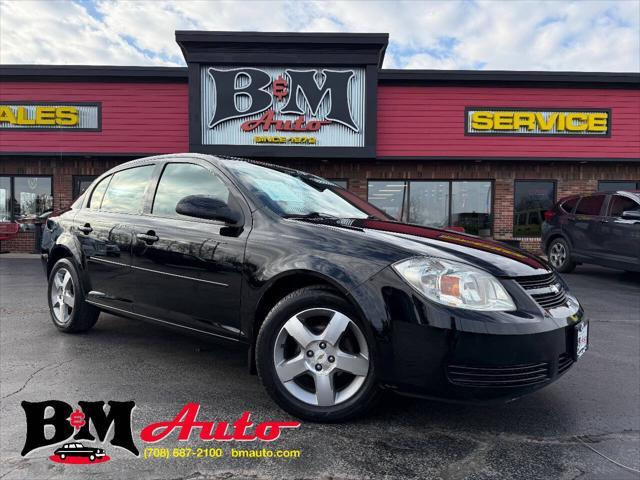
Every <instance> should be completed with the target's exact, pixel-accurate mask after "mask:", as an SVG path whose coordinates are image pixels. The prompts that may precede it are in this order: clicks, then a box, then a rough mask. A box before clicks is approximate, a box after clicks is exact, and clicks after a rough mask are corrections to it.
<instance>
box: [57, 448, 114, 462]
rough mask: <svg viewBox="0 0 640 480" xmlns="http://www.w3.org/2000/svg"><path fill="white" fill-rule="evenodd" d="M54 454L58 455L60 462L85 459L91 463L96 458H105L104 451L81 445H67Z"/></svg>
mask: <svg viewBox="0 0 640 480" xmlns="http://www.w3.org/2000/svg"><path fill="white" fill-rule="evenodd" d="M53 453H54V455H58V456H59V457H60V460H64V459H66V458H67V457H84V458H88V459H89V461H90V462H93V461H94V460H95V459H96V458H102V457H104V456H105V453H104V450H103V449H101V448H93V447H85V446H84V445H83V444H81V443H65V444H64V445H63V446H61V447H60V448H57V449H56V450H55V452H53Z"/></svg>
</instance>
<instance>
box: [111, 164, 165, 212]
mask: <svg viewBox="0 0 640 480" xmlns="http://www.w3.org/2000/svg"><path fill="white" fill-rule="evenodd" d="M154 168H155V165H145V166H144V167H135V168H129V169H127V170H122V171H120V172H117V173H114V174H113V178H112V179H111V183H109V187H108V188H107V191H106V192H105V194H104V198H103V199H102V207H101V208H100V209H101V210H105V211H107V212H122V213H139V212H140V211H142V201H143V199H144V192H145V189H146V188H147V185H148V183H149V180H150V179H151V175H152V174H153V169H154Z"/></svg>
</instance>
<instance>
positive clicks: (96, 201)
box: [88, 175, 111, 210]
mask: <svg viewBox="0 0 640 480" xmlns="http://www.w3.org/2000/svg"><path fill="white" fill-rule="evenodd" d="M109 180H111V175H109V176H108V177H105V178H103V179H102V180H100V183H98V185H96V188H94V189H93V193H92V194H91V198H90V199H89V205H88V206H89V208H91V209H92V210H99V209H100V205H102V198H103V197H104V192H105V191H106V190H107V185H109Z"/></svg>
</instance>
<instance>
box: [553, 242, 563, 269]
mask: <svg viewBox="0 0 640 480" xmlns="http://www.w3.org/2000/svg"><path fill="white" fill-rule="evenodd" d="M566 259H567V249H566V248H565V246H564V245H563V244H562V243H561V242H556V243H554V244H553V245H552V246H551V249H550V250H549V260H551V265H553V266H554V267H556V268H559V267H561V266H562V265H563V264H564V262H565V260H566Z"/></svg>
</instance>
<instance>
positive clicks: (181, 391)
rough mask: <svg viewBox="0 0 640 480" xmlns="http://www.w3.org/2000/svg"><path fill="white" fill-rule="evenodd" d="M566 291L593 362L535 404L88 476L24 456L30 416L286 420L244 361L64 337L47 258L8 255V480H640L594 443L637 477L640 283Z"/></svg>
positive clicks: (149, 332)
mask: <svg viewBox="0 0 640 480" xmlns="http://www.w3.org/2000/svg"><path fill="white" fill-rule="evenodd" d="M565 278H566V280H567V281H568V283H569V284H570V286H571V287H572V289H573V291H574V292H575V293H576V295H577V296H578V298H579V299H580V300H581V302H582V303H583V305H584V307H585V310H586V311H587V313H588V316H589V318H590V320H591V324H590V328H591V331H590V337H591V345H590V349H589V351H588V352H587V354H585V356H584V357H583V358H582V359H581V360H580V361H579V362H578V364H577V365H576V366H575V367H574V368H572V369H571V370H570V371H569V372H568V373H567V374H566V375H565V376H564V377H563V378H561V379H560V380H559V381H558V382H556V383H554V384H552V385H551V386H549V387H547V388H546V389H543V390H541V391H538V392H536V393H535V394H533V395H531V396H529V397H526V398H523V399H520V400H518V401H516V402H513V403H510V404H507V405H501V406H491V407H479V406H463V405H449V404H443V403H437V402H432V401H426V400H419V399H411V398H404V397H397V396H392V395H389V396H387V397H386V398H385V399H384V401H383V402H382V403H381V404H380V405H379V406H377V407H376V409H375V410H374V411H373V412H372V413H371V415H370V416H368V417H367V418H365V419H363V420H360V421H357V422H354V423H350V424H346V425H318V424H310V423H303V424H302V426H301V427H300V428H299V429H297V430H291V431H286V432H284V434H283V435H282V437H281V438H280V439H278V440H277V441H276V442H274V443H273V444H270V445H268V448H278V449H299V450H300V451H301V457H300V458H298V459H286V460H285V459H239V458H231V457H230V456H223V457H222V458H219V459H193V458H191V459H170V460H159V459H143V458H135V457H133V456H132V455H131V454H129V453H128V452H126V451H123V450H119V449H115V448H111V449H110V451H109V453H110V454H111V455H112V460H111V461H110V462H107V463H104V464H100V465H93V466H91V467H81V466H76V465H60V464H56V463H53V462H50V461H48V460H47V456H48V455H50V453H51V452H50V450H51V449H43V450H38V451H34V452H33V453H31V454H29V455H28V456H27V457H25V458H23V457H21V456H20V450H21V449H22V446H23V444H24V439H25V429H26V425H25V418H24V412H23V410H22V408H21V407H20V402H21V401H23V400H29V401H42V400H49V399H60V400H65V401H67V402H69V403H71V404H75V402H77V401H78V400H105V401H107V400H135V402H136V405H137V408H136V410H135V411H134V417H133V424H134V429H137V430H139V428H141V427H142V426H144V425H147V424H149V423H151V422H155V421H159V420H169V419H172V418H173V417H174V416H175V415H176V413H177V412H178V410H179V409H180V408H181V407H182V406H183V405H184V404H186V403H187V402H200V403H201V404H202V409H201V411H200V415H201V416H202V418H203V419H225V420H230V421H233V420H235V419H237V418H238V417H239V416H240V415H241V414H242V412H243V411H245V410H246V411H250V412H253V414H254V418H255V419H256V420H273V419H277V420H284V419H288V416H287V415H286V414H284V413H283V412H282V411H281V410H279V409H278V408H277V407H276V406H275V405H274V403H272V401H271V400H270V399H269V398H268V397H267V395H266V393H265V392H264V391H263V389H262V387H261V385H260V384H259V382H258V379H257V377H255V376H249V375H248V374H247V373H246V366H245V351H244V350H240V349H235V348H233V347H229V346H220V345H211V344H204V343H201V342H199V341H198V340H194V339H193V338H191V337H183V336H179V335H176V334H175V333H173V332H171V331H168V330H162V329H160V328H151V327H150V326H149V325H148V324H145V323H140V322H136V321H131V320H125V319H121V318H118V317H115V316H112V315H108V314H102V315H101V317H100V320H99V321H98V323H97V325H96V327H95V328H94V330H92V331H91V332H90V333H88V334H82V335H64V334H60V333H58V332H57V331H56V329H55V327H54V326H53V324H52V323H51V321H50V320H49V315H48V311H47V305H46V296H45V278H44V275H43V273H42V270H41V266H40V263H39V261H38V259H37V258H16V257H12V256H7V255H2V256H0V298H1V310H0V315H1V319H0V364H1V371H0V397H1V405H0V415H1V417H0V438H1V446H0V479H3V480H4V479H6V480H10V479H41V478H46V479H57V478H60V479H61V478H65V479H74V478H88V476H89V475H90V477H91V478H95V479H107V478H136V479H142V478H150V479H189V480H198V479H208V478H212V479H222V478H254V479H261V478H326V479H329V478H333V479H359V478H385V477H386V478H394V479H395V478H443V479H467V478H473V479H489V478H505V479H512V478H549V479H577V478H580V479H591V478H593V479H596V478H597V479H602V478H610V479H627V478H629V479H631V478H639V476H638V474H636V473H633V472H631V471H629V470H625V469H624V468H622V467H620V466H618V465H615V464H614V463H612V462H611V461H609V460H607V459H605V458H603V457H602V456H601V455H599V454H597V453H595V452H594V451H592V450H591V449H589V448H588V447H587V446H585V444H587V445H589V446H590V447H592V448H593V449H595V450H597V451H598V452H600V453H602V454H603V455H606V456H607V457H610V458H611V459H612V460H615V461H617V462H619V463H621V464H623V465H626V466H628V467H631V468H633V469H636V470H637V469H640V278H638V277H634V276H631V275H630V274H623V273H620V272H617V271H614V270H608V269H604V268H599V267H591V266H582V267H578V269H577V270H576V272H575V273H573V274H570V275H565ZM134 438H139V437H137V431H134ZM170 438H171V439H170V440H165V442H166V445H167V446H170V447H173V446H175V444H177V443H178V442H176V441H175V438H176V433H174V434H172V435H171V437H170ZM195 438H196V437H195V436H194V437H192V442H190V444H192V445H194V446H197V445H198V443H199V441H198V440H195ZM106 447H107V448H109V447H111V446H110V445H108V444H107V445H106ZM230 447H231V446H230V445H228V444H225V445H223V448H224V449H225V450H228V449H230ZM89 472H90V473H89Z"/></svg>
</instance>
